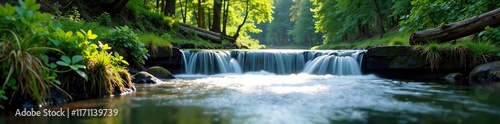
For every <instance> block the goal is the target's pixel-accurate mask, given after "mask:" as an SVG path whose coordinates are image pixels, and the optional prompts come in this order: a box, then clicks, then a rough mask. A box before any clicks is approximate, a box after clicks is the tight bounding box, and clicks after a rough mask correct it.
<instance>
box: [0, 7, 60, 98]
mask: <svg viewBox="0 0 500 124" xmlns="http://www.w3.org/2000/svg"><path fill="white" fill-rule="evenodd" d="M19 5H20V6H12V5H10V4H6V5H5V6H4V5H0V46H1V47H0V71H2V72H7V73H2V75H0V76H1V78H2V79H4V80H5V81H4V82H2V84H3V86H2V92H4V91H5V90H6V89H12V91H13V93H12V96H13V97H14V96H17V97H24V98H27V97H29V98H32V100H35V101H36V102H37V103H39V104H41V103H43V102H44V101H45V99H46V98H48V97H50V95H49V88H50V87H56V88H58V87H57V85H56V83H57V82H58V81H56V80H55V76H56V75H55V74H54V73H53V71H52V70H51V69H50V68H49V67H48V65H49V64H48V56H46V55H45V54H46V53H47V52H51V51H55V52H61V51H60V50H58V49H55V48H51V47H46V46H47V45H48V44H49V43H48V42H47V40H46V39H47V35H48V34H49V30H48V28H46V27H45V26H46V24H51V22H48V23H47V22H46V21H48V20H50V17H51V16H50V14H48V13H41V12H39V11H38V9H40V4H36V2H35V0H26V1H19ZM19 90H20V91H19ZM0 97H2V100H0V101H3V100H6V99H5V93H2V95H0ZM11 100H12V98H11Z"/></svg>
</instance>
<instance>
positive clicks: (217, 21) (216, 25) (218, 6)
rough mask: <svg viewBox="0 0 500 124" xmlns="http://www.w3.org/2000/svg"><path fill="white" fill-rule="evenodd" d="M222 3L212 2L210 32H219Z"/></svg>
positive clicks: (219, 1)
mask: <svg viewBox="0 0 500 124" xmlns="http://www.w3.org/2000/svg"><path fill="white" fill-rule="evenodd" d="M221 6H222V1H221V0H214V17H213V18H212V20H213V21H212V28H211V29H210V31H213V32H220V12H221Z"/></svg>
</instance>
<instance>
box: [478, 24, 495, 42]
mask: <svg viewBox="0 0 500 124" xmlns="http://www.w3.org/2000/svg"><path fill="white" fill-rule="evenodd" d="M478 36H479V38H481V40H483V41H491V42H494V43H500V29H499V28H498V27H497V28H491V27H489V26H488V27H486V28H485V30H484V31H482V32H480V33H479V34H478Z"/></svg>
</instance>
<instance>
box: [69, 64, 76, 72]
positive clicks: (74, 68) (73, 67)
mask: <svg viewBox="0 0 500 124" xmlns="http://www.w3.org/2000/svg"><path fill="white" fill-rule="evenodd" d="M69 67H70V68H71V69H73V70H74V71H78V67H76V66H73V65H71V66H69Z"/></svg>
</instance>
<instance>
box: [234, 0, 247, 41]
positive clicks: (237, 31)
mask: <svg viewBox="0 0 500 124" xmlns="http://www.w3.org/2000/svg"><path fill="white" fill-rule="evenodd" d="M249 4H250V0H247V6H246V8H245V18H243V22H242V23H241V24H240V25H238V29H237V30H236V33H235V34H234V35H233V38H234V39H235V40H236V39H238V37H239V36H240V31H241V27H243V25H245V23H246V21H247V18H248V13H249V12H250V9H249V8H248V7H249V6H250V5H249Z"/></svg>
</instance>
